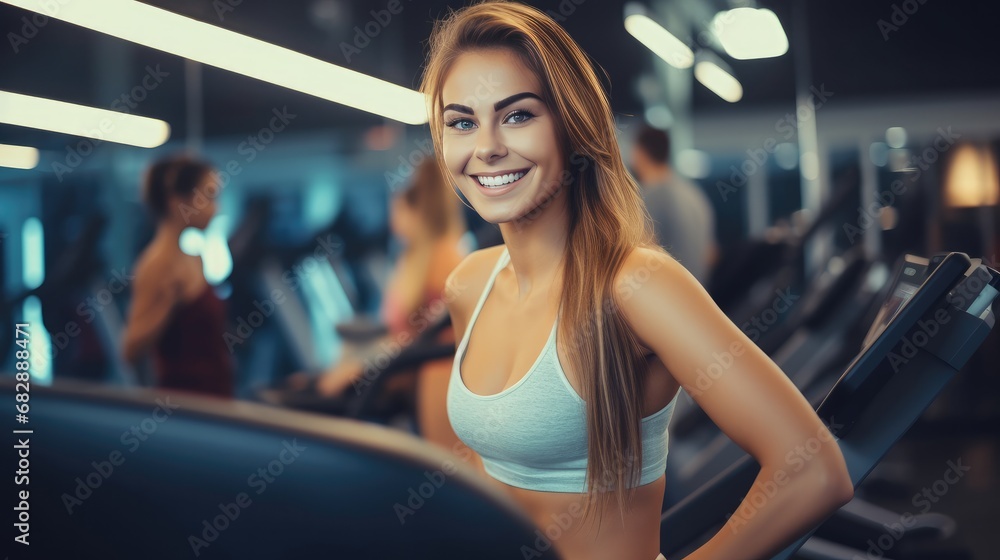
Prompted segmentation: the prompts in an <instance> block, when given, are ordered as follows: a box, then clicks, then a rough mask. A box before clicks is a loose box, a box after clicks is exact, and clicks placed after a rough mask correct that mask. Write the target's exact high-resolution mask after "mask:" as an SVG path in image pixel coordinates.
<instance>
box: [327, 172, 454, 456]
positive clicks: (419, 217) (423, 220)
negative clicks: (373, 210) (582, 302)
mask: <svg viewBox="0 0 1000 560" xmlns="http://www.w3.org/2000/svg"><path fill="white" fill-rule="evenodd" d="M389 225H390V228H391V229H392V234H393V236H394V237H395V238H396V239H397V240H398V242H399V243H400V245H401V252H400V254H399V256H398V258H397V260H396V263H395V265H394V267H393V270H392V271H391V273H390V275H389V281H388V286H387V288H386V292H385V296H384V298H383V301H382V307H381V312H380V315H381V319H382V321H383V322H384V323H385V325H386V326H387V327H388V335H387V336H386V337H385V338H383V339H382V340H380V341H376V342H375V343H374V344H372V347H373V348H378V347H381V346H382V344H380V343H382V342H384V343H387V344H397V345H399V346H400V347H405V346H407V345H408V343H409V342H412V341H413V340H414V339H416V338H417V337H419V336H420V334H421V332H420V331H421V330H423V328H426V326H427V325H429V324H432V323H434V322H436V320H437V319H439V318H441V317H443V316H444V315H445V314H446V313H447V306H446V305H445V301H443V300H445V299H446V298H447V294H445V280H446V279H447V278H448V274H449V273H451V271H452V269H454V268H455V266H456V265H457V264H458V263H459V262H461V260H462V259H463V258H464V257H465V255H466V253H467V252H468V251H467V249H465V248H463V244H462V237H463V235H464V234H465V232H466V224H465V218H464V216H463V212H462V206H461V202H460V200H459V198H458V197H457V196H455V194H454V193H453V192H452V188H451V186H450V185H449V184H448V182H447V181H446V180H445V179H444V177H443V176H442V174H441V170H440V168H439V167H438V165H437V163H436V161H435V159H434V158H433V157H427V158H426V159H425V160H424V161H423V162H422V163H421V164H420V165H419V166H418V167H417V169H416V170H415V172H414V175H413V178H412V180H411V181H410V183H409V184H408V185H407V187H406V188H405V189H404V190H403V191H402V192H399V193H397V194H396V195H395V196H394V197H393V198H392V201H391V202H390V218H389ZM436 342H438V343H452V344H454V342H455V338H454V333H453V332H452V329H451V327H450V326H449V327H447V328H445V329H444V330H443V331H442V332H441V333H440V334H439V336H438V338H437V340H436ZM451 364H452V357H447V358H441V359H438V360H433V361H429V362H426V363H424V364H423V365H421V366H420V367H419V368H418V370H417V371H415V372H412V373H415V374H416V402H417V405H416V408H417V421H418V424H419V426H420V432H421V434H422V435H423V437H424V438H426V439H427V440H428V441H431V442H432V443H437V444H440V445H442V446H443V447H446V448H447V449H451V448H452V446H453V444H454V443H456V442H458V438H457V436H455V434H454V432H453V431H452V429H451V425H450V424H449V423H448V416H447V411H446V409H445V397H446V394H447V390H448V378H449V375H450V373H451ZM364 368H365V364H364V357H363V356H359V357H354V358H347V359H345V360H342V361H341V362H340V363H338V364H336V365H335V366H333V367H331V368H329V369H328V370H327V371H326V372H324V373H323V374H322V376H321V377H320V379H319V381H318V382H317V384H316V387H317V390H318V391H319V392H320V394H323V395H326V396H333V395H338V394H341V393H344V392H345V391H351V390H354V389H352V387H355V388H356V387H357V384H358V383H360V382H363V381H364V380H363V379H362V377H363V376H364V375H366V373H365V371H364ZM412 373H411V374H410V375H406V374H404V375H397V376H395V377H394V380H398V379H405V378H406V377H409V378H411V379H412ZM400 386H402V390H404V391H406V390H407V389H408V387H407V386H406V384H405V383H403V384H400V383H398V382H397V383H396V388H397V389H398V388H400ZM411 390H412V389H411Z"/></svg>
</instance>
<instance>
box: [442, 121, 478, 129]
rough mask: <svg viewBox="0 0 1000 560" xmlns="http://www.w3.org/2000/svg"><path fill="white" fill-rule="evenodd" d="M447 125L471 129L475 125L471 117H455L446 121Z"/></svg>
mask: <svg viewBox="0 0 1000 560" xmlns="http://www.w3.org/2000/svg"><path fill="white" fill-rule="evenodd" d="M445 125H446V126H448V127H450V128H454V129H456V130H470V129H471V128H472V126H473V124H472V121H470V120H469V119H454V120H451V121H448V122H447V123H445Z"/></svg>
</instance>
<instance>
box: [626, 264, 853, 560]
mask: <svg viewBox="0 0 1000 560" xmlns="http://www.w3.org/2000/svg"><path fill="white" fill-rule="evenodd" d="M616 296H617V300H618V302H619V304H620V305H621V309H622V312H623V314H624V316H625V318H626V320H627V321H628V322H629V324H630V325H631V326H632V328H633V329H634V331H635V333H636V335H637V336H638V337H639V339H640V342H641V343H642V344H644V345H645V346H646V347H648V348H651V349H652V350H653V351H654V352H655V353H656V354H657V356H658V357H659V358H660V359H661V360H662V361H663V363H664V365H666V367H667V369H668V370H669V372H670V374H671V375H673V376H674V377H675V378H676V379H677V381H678V382H679V383H680V384H681V386H682V387H684V389H685V390H686V391H687V392H688V393H689V394H690V395H691V396H692V397H693V398H694V399H695V400H696V401H697V402H698V404H699V405H700V406H701V407H702V409H704V410H705V412H706V413H708V415H709V416H710V417H711V418H712V420H713V421H714V422H715V423H716V424H717V425H718V426H719V427H720V428H721V429H722V431H723V432H725V434H726V435H727V436H729V438H730V439H732V440H733V441H734V442H736V443H737V444H738V445H739V446H740V447H742V448H743V449H744V450H746V451H747V452H748V453H749V454H750V455H752V456H753V457H754V458H755V459H756V460H757V462H758V463H760V465H761V470H760V474H759V475H758V476H757V479H756V481H755V483H754V486H753V489H752V490H750V493H749V494H748V495H747V497H746V498H745V499H744V500H743V503H742V504H741V505H740V507H739V509H737V511H736V512H733V515H732V516H731V517H730V518H729V520H728V521H727V522H726V526H725V527H724V528H723V529H722V530H721V531H720V532H719V533H718V534H716V535H715V536H714V537H713V538H712V539H711V540H710V541H709V542H708V543H706V544H705V545H704V546H702V547H701V548H699V549H698V550H696V551H695V552H694V553H693V554H691V555H690V556H688V558H690V559H703V558H704V559H709V558H727V559H734V560H736V559H740V558H746V559H754V558H765V557H768V556H770V555H772V554H774V553H777V552H779V551H781V550H782V549H784V548H785V547H786V546H787V545H788V544H790V543H791V542H793V541H794V540H795V539H796V538H797V537H798V536H799V535H801V534H803V533H805V532H807V531H808V530H809V529H810V528H811V527H813V526H814V525H816V524H818V523H819V522H821V521H822V520H823V519H825V518H826V517H827V516H828V515H830V514H831V513H832V512H833V511H835V510H836V509H837V508H838V507H840V506H841V505H843V504H845V503H847V502H848V501H850V499H851V497H852V496H853V493H854V487H853V484H852V483H851V480H850V475H849V473H848V471H847V467H846V465H845V463H844V458H843V455H842V454H841V452H840V447H839V446H838V445H837V443H836V442H835V441H834V439H833V436H832V435H831V434H830V432H829V430H828V429H827V428H826V426H825V425H824V424H823V423H822V421H820V419H819V417H818V416H817V415H816V413H815V411H814V410H813V409H812V407H811V406H810V405H809V403H808V402H807V401H806V399H805V398H804V397H803V396H802V394H801V393H800V392H799V391H798V389H796V388H795V386H794V385H793V384H792V382H791V381H790V380H789V379H788V377H786V376H785V374H784V373H782V371H781V370H780V369H779V368H778V366H777V365H775V363H774V362H773V361H771V359H770V358H768V357H767V355H766V354H764V353H763V352H762V351H761V350H760V349H759V348H758V347H757V346H756V345H754V344H753V342H751V341H750V340H749V339H748V338H747V336H746V335H745V334H743V332H741V331H740V330H739V329H738V328H737V327H736V325H734V324H733V323H732V321H730V320H729V319H728V318H727V317H726V316H725V315H724V314H723V313H722V311H721V310H720V309H719V307H718V306H717V305H716V304H715V302H713V301H712V299H711V297H710V296H709V295H708V294H707V293H706V292H705V290H704V289H703V288H702V286H701V285H700V284H699V283H698V281H697V280H696V279H695V278H694V277H693V276H691V274H690V273H688V272H687V271H686V270H685V269H684V268H683V267H682V266H680V264H678V263H677V261H675V260H674V259H672V258H671V257H669V256H667V255H664V254H662V253H660V252H657V251H654V250H649V249H637V250H636V251H634V252H633V254H632V255H630V257H629V258H628V259H627V261H626V264H625V266H624V267H623V270H622V271H621V273H620V274H619V276H618V278H617V279H616ZM668 483H669V482H668Z"/></svg>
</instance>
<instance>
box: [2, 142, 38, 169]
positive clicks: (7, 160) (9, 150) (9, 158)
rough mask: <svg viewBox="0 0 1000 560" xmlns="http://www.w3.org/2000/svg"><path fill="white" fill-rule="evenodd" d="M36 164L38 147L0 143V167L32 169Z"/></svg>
mask: <svg viewBox="0 0 1000 560" xmlns="http://www.w3.org/2000/svg"><path fill="white" fill-rule="evenodd" d="M36 165H38V149H36V148H29V147H27V146H11V145H9V144H0V167H13V168H14V169H34V168H35V166H36Z"/></svg>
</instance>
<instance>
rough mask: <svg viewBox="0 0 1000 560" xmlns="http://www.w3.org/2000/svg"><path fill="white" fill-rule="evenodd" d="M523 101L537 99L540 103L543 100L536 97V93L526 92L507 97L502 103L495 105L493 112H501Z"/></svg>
mask: <svg viewBox="0 0 1000 560" xmlns="http://www.w3.org/2000/svg"><path fill="white" fill-rule="evenodd" d="M522 99H537V100H539V101H541V100H542V98H541V97H539V96H538V95H536V94H534V93H531V92H530V91H525V92H521V93H515V94H514V95H512V96H510V97H507V98H505V99H501V100H500V101H497V102H496V103H495V104H494V105H493V110H494V111H499V110H500V109H503V108H504V107H506V106H508V105H510V104H511V103H516V102H518V101H520V100H522Z"/></svg>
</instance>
